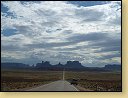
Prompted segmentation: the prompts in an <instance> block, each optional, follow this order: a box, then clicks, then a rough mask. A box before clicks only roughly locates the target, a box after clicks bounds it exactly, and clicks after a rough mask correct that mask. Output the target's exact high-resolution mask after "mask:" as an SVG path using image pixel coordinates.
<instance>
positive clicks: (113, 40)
mask: <svg viewBox="0 0 128 98" xmlns="http://www.w3.org/2000/svg"><path fill="white" fill-rule="evenodd" d="M81 2H82V1H81ZM85 3H86V2H85ZM99 3H101V2H99ZM1 4H2V10H1V31H2V34H1V47H2V48H1V49H2V55H1V57H2V58H3V59H2V61H4V60H5V61H7V60H9V61H10V59H9V58H11V60H12V61H21V62H24V61H25V62H27V63H31V64H32V63H34V62H38V61H41V60H49V61H51V62H52V63H53V64H55V63H57V62H59V61H60V62H63V63H65V62H66V61H67V60H79V61H80V62H82V64H84V65H89V66H98V65H99V66H103V64H106V63H107V62H108V63H111V62H113V61H110V60H109V61H104V62H103V61H102V60H100V59H99V58H100V57H101V56H106V55H107V53H109V55H111V54H113V52H114V53H115V55H116V54H117V53H120V51H121V50H120V47H121V43H120V42H121V35H120V32H121V26H120V21H121V12H120V2H105V3H102V4H100V5H97V4H93V6H84V5H83V6H78V5H76V4H74V3H71V2H69V1H37V2H32V1H31V2H30V1H29V2H25V1H22V2H20V1H12V2H10V1H2V2H1ZM118 9H119V10H118ZM7 29H8V32H9V30H10V29H11V30H12V29H14V30H15V31H13V33H12V32H11V31H10V32H9V33H10V34H9V36H6V35H7V34H5V33H6V32H5V31H6V30H7ZM117 57H119V56H117ZM106 58H107V57H106ZM110 58H111V57H110ZM113 59H115V62H116V61H119V60H117V58H116V56H113ZM33 61H34V62H33ZM96 62H99V63H97V64H95V63H96Z"/></svg>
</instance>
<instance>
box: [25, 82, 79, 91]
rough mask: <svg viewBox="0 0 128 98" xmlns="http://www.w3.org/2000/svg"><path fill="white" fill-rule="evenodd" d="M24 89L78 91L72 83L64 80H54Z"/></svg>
mask: <svg viewBox="0 0 128 98" xmlns="http://www.w3.org/2000/svg"><path fill="white" fill-rule="evenodd" d="M26 91H79V90H78V89H77V88H75V87H74V86H73V85H71V84H70V83H69V82H67V81H65V80H59V81H55V82H52V83H49V84H45V85H42V86H38V87H35V88H31V89H29V90H26Z"/></svg>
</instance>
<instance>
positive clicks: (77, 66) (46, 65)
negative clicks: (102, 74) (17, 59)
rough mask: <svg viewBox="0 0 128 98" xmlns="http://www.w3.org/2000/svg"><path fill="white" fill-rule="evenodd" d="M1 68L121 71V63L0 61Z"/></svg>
mask: <svg viewBox="0 0 128 98" xmlns="http://www.w3.org/2000/svg"><path fill="white" fill-rule="evenodd" d="M1 69H30V70H42V71H43V70H46V71H47V70H52V71H54V70H55V71H61V70H67V71H121V65H117V64H108V65H105V66H104V67H86V66H83V65H82V64H81V63H80V62H79V61H67V63H66V64H64V65H63V64H61V63H60V62H59V63H58V64H56V65H51V64H50V62H49V61H42V62H41V63H37V64H36V66H29V65H27V64H22V63H1Z"/></svg>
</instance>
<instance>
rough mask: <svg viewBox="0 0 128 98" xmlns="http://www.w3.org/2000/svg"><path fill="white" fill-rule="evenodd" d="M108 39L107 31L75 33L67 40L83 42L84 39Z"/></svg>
mask: <svg viewBox="0 0 128 98" xmlns="http://www.w3.org/2000/svg"><path fill="white" fill-rule="evenodd" d="M105 39H106V40H107V39H108V34H107V33H101V32H99V33H97V32H94V33H89V34H75V35H73V36H71V37H69V38H67V40H69V41H71V42H76V43H79V42H83V41H102V40H105Z"/></svg>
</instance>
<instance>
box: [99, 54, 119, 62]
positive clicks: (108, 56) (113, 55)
mask: <svg viewBox="0 0 128 98" xmlns="http://www.w3.org/2000/svg"><path fill="white" fill-rule="evenodd" d="M114 57H121V54H120V53H116V54H109V55H105V56H102V57H100V58H98V59H100V60H105V59H112V58H114Z"/></svg>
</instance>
